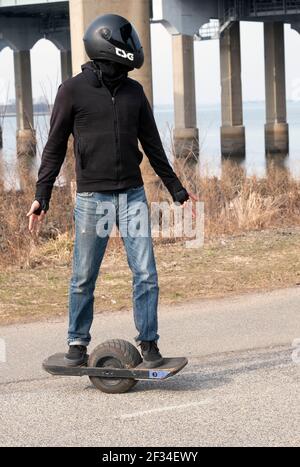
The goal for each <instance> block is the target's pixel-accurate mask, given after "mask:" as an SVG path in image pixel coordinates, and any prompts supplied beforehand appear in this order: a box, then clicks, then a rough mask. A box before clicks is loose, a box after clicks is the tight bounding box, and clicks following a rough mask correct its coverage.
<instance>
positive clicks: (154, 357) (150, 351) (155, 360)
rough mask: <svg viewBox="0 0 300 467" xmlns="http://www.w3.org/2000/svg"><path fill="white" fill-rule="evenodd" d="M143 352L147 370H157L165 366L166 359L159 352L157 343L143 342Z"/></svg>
mask: <svg viewBox="0 0 300 467" xmlns="http://www.w3.org/2000/svg"><path fill="white" fill-rule="evenodd" d="M141 350H142V356H143V363H144V365H145V367H146V368H156V367H158V366H160V365H162V364H163V362H164V359H163V357H162V356H161V354H160V352H159V348H158V347H157V344H156V341H143V342H141Z"/></svg>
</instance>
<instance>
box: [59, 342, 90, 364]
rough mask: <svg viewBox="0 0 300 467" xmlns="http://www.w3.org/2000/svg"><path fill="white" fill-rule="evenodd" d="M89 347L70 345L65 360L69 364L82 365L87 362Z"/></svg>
mask: <svg viewBox="0 0 300 467" xmlns="http://www.w3.org/2000/svg"><path fill="white" fill-rule="evenodd" d="M86 351H87V348H86V346H85V345H70V346H69V351H68V353H66V354H65V357H64V362H65V364H66V365H67V366H82V365H85V364H86V362H87V354H86Z"/></svg>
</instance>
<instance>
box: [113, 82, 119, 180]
mask: <svg viewBox="0 0 300 467" xmlns="http://www.w3.org/2000/svg"><path fill="white" fill-rule="evenodd" d="M115 94H116V89H115V91H114V93H113V96H112V98H111V100H112V105H113V114H114V129H115V139H116V178H117V180H119V174H120V165H121V150H120V133H119V123H118V115H117V109H116V96H115Z"/></svg>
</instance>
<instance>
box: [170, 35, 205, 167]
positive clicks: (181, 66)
mask: <svg viewBox="0 0 300 467" xmlns="http://www.w3.org/2000/svg"><path fill="white" fill-rule="evenodd" d="M172 45H173V84H174V111H175V128H174V134H173V136H174V143H175V155H176V157H182V158H190V159H191V161H194V162H196V160H197V158H198V157H199V139H198V138H199V134H198V129H197V114H196V94H195V69H194V39H193V37H191V36H187V35H182V34H176V35H173V36H172Z"/></svg>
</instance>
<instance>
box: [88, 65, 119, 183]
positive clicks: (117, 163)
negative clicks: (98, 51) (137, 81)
mask: <svg viewBox="0 0 300 467" xmlns="http://www.w3.org/2000/svg"><path fill="white" fill-rule="evenodd" d="M93 71H94V72H95V73H96V75H97V78H98V80H99V81H100V83H101V85H102V87H104V89H106V90H107V92H108V93H109V95H110V96H111V100H112V107H113V116H114V130H115V141H116V178H117V180H119V174H120V170H119V169H120V166H121V149H120V131H119V123H118V115H117V109H116V92H117V90H118V89H119V87H120V86H121V85H122V83H120V84H119V85H118V86H117V87H116V88H115V90H114V92H113V95H111V93H110V91H109V89H108V88H107V87H106V86H105V84H104V83H103V79H102V71H101V70H100V73H98V71H97V70H95V69H94V70H93Z"/></svg>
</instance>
